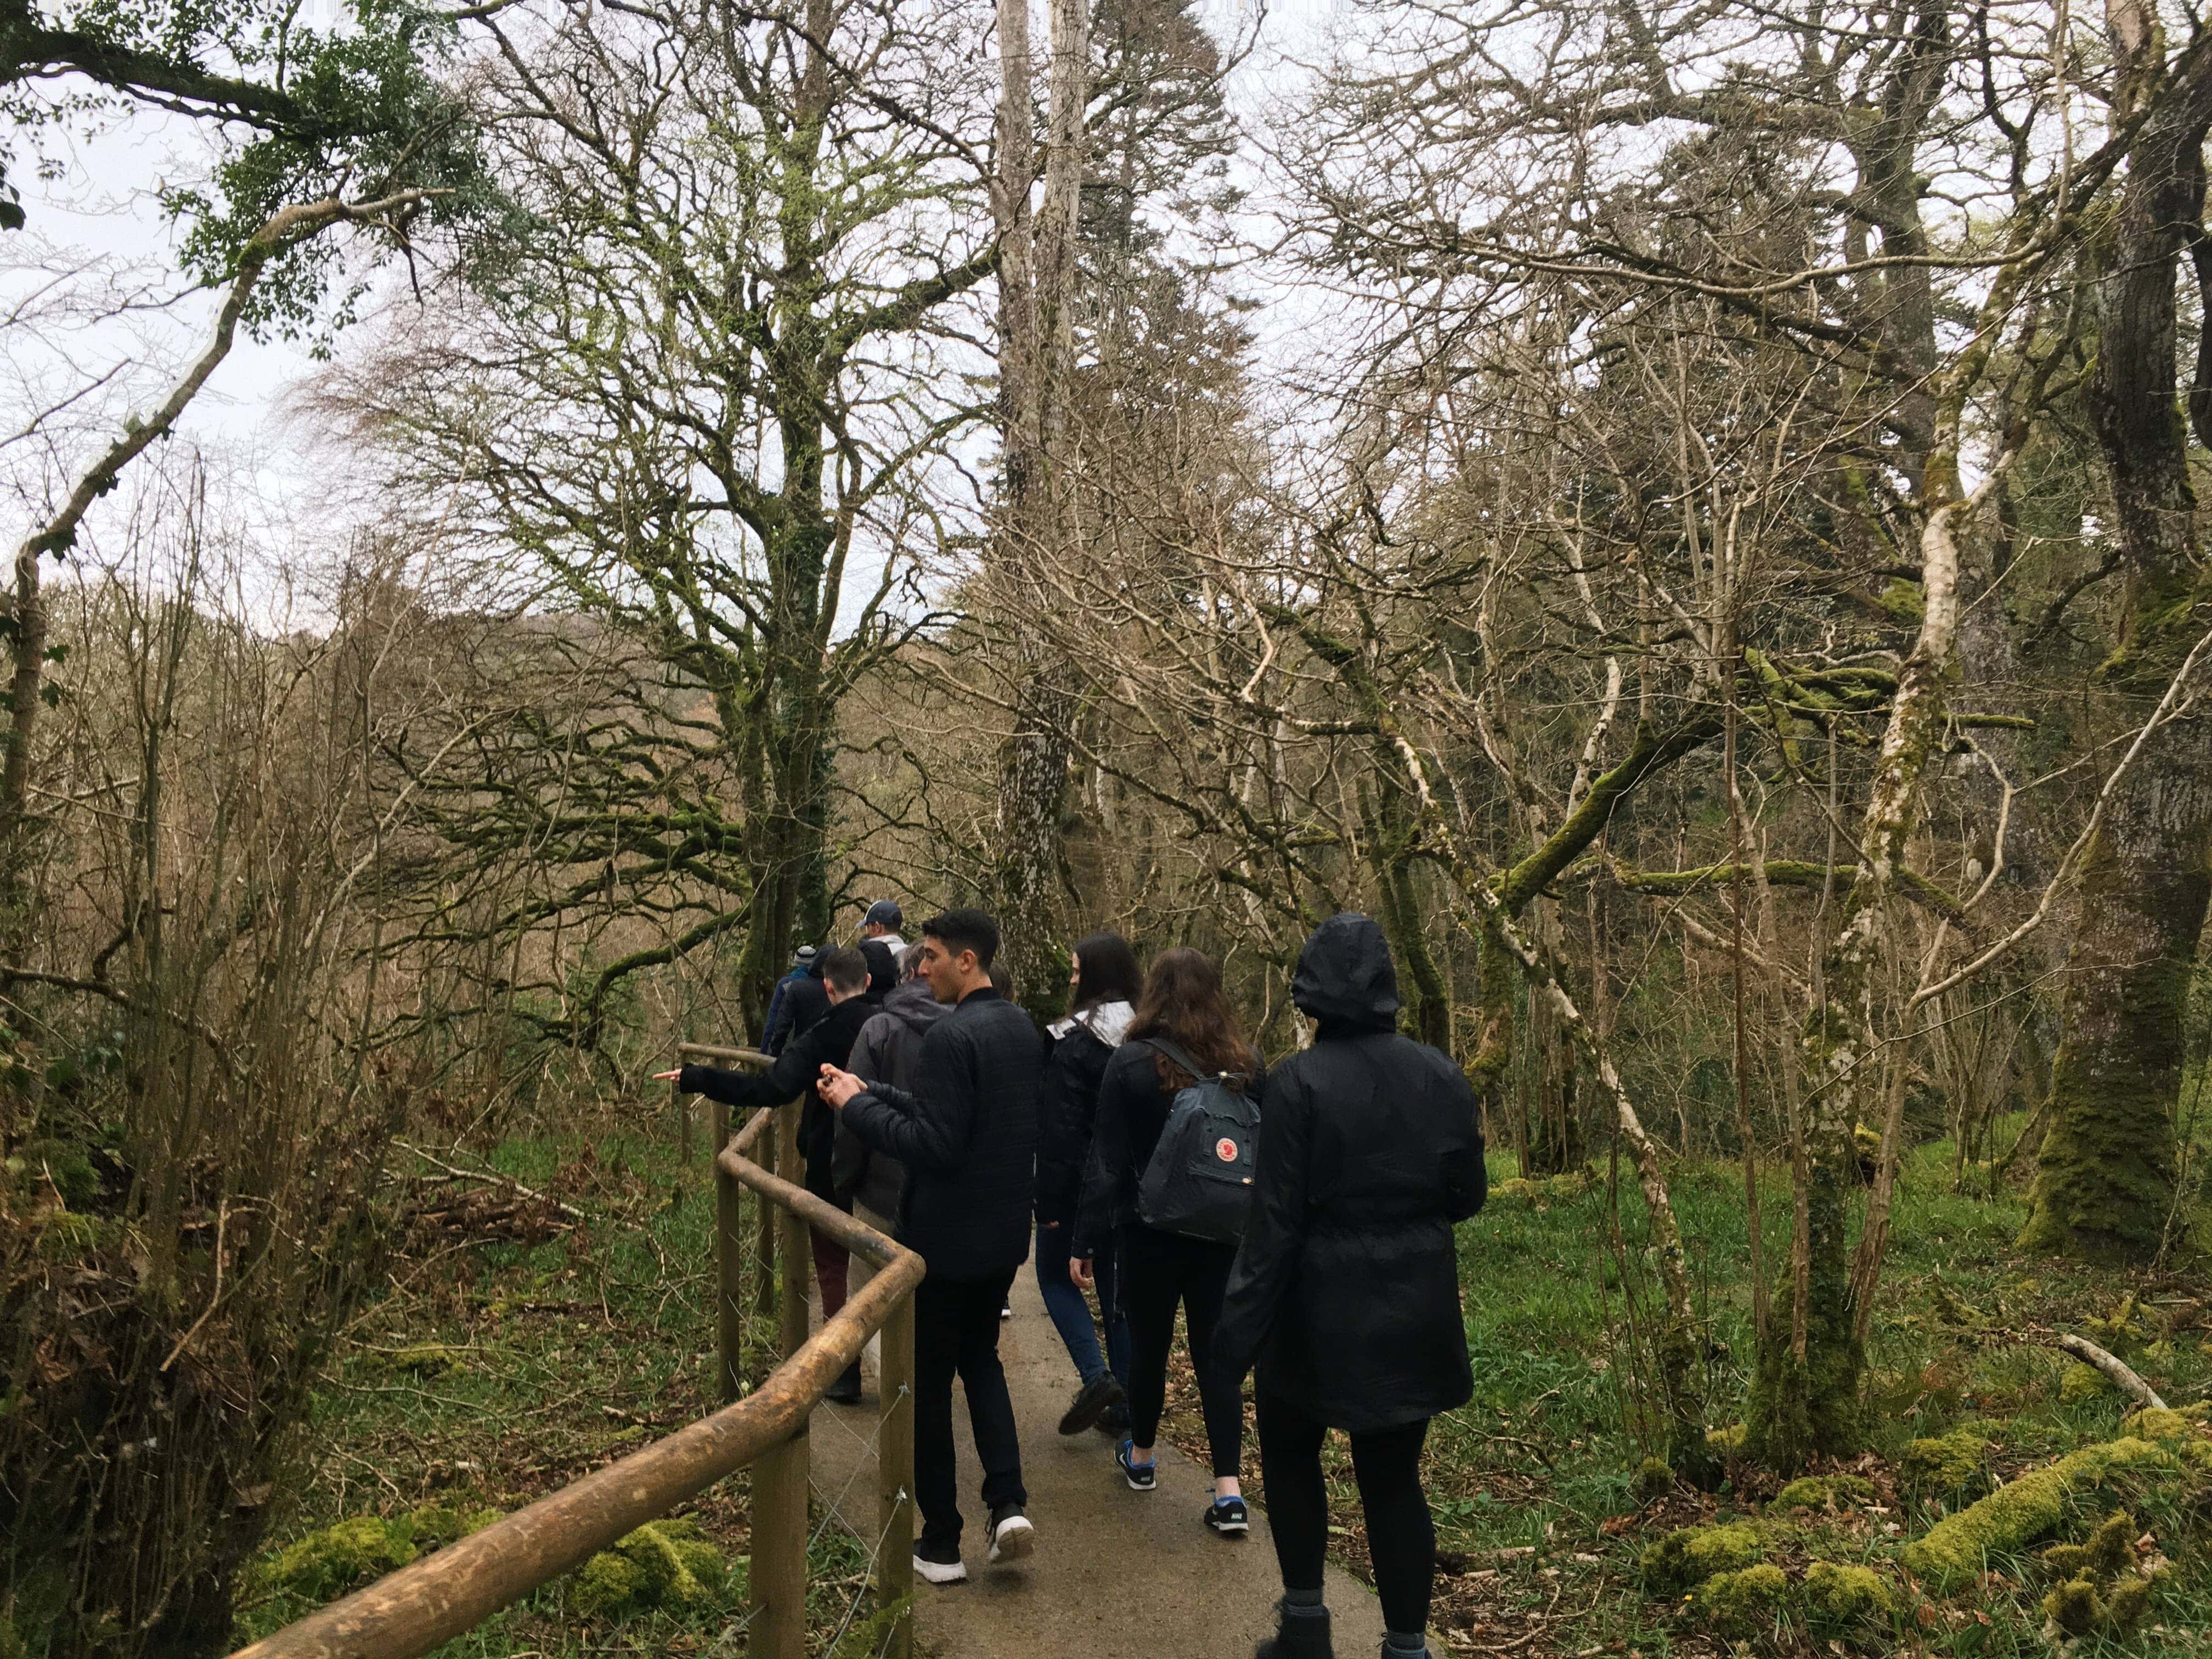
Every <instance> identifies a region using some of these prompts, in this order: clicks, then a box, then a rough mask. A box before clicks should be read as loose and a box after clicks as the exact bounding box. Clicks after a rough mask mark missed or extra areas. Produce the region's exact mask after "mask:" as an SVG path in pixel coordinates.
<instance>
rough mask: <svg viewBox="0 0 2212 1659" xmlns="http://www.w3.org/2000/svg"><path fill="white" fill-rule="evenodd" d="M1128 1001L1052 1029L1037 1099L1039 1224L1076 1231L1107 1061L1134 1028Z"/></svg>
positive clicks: (1071, 1017) (1075, 1016) (1091, 1011)
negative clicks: (1130, 1023) (1127, 1032)
mask: <svg viewBox="0 0 2212 1659" xmlns="http://www.w3.org/2000/svg"><path fill="white" fill-rule="evenodd" d="M1132 1012H1133V1011H1132V1010H1131V1008H1130V1006H1129V1005H1128V1004H1127V1003H1126V1002H1121V1001H1115V1002H1106V1003H1101V1004H1100V1005H1099V1006H1097V1007H1095V1008H1086V1009H1085V1010H1084V1011H1083V1012H1081V1013H1079V1014H1071V1015H1069V1016H1068V1018H1066V1019H1064V1020H1061V1021H1060V1023H1059V1024H1055V1025H1054V1027H1053V1028H1052V1039H1053V1041H1052V1047H1051V1048H1049V1049H1048V1050H1047V1051H1046V1054H1045V1060H1044V1085H1043V1087H1042V1090H1041V1091H1039V1093H1038V1096H1037V1170H1036V1218H1037V1225H1039V1226H1048V1225H1050V1226H1061V1227H1072V1226H1073V1225H1075V1212H1076V1210H1077V1208H1078V1207H1079V1206H1080V1205H1081V1204H1082V1202H1083V1171H1084V1168H1085V1165H1086V1164H1089V1163H1090V1161H1091V1126H1092V1124H1093V1123H1094V1122H1095V1121H1096V1120H1097V1116H1098V1085H1099V1084H1100V1083H1101V1082H1103V1080H1104V1079H1105V1076H1106V1062H1107V1061H1108V1060H1111V1059H1112V1058H1113V1057H1114V1050H1115V1047H1116V1046H1117V1045H1119V1043H1120V1042H1121V1037H1122V1035H1123V1033H1125V1032H1126V1031H1127V1030H1128V1029H1129V1018H1130V1015H1131V1013H1132Z"/></svg>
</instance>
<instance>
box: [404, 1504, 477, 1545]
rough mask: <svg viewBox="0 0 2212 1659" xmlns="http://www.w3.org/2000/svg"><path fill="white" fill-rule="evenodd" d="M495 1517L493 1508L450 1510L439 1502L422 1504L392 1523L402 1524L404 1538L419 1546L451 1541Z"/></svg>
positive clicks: (473, 1530) (469, 1532)
mask: <svg viewBox="0 0 2212 1659" xmlns="http://www.w3.org/2000/svg"><path fill="white" fill-rule="evenodd" d="M498 1519H499V1511H498V1510H481V1509H480V1510H453V1509H448V1508H447V1507H446V1506H445V1505H444V1504H424V1505H423V1506H422V1508H421V1509H419V1510H415V1511H414V1512H413V1513H412V1514H410V1515H408V1516H404V1517H403V1518H402V1519H400V1520H398V1521H395V1522H392V1528H393V1529H394V1530H395V1531H398V1530H400V1529H402V1528H404V1532H405V1536H406V1538H407V1540H408V1541H409V1542H410V1543H412V1544H413V1545H415V1546H416V1547H417V1548H418V1549H419V1548H427V1547H436V1546H438V1545H441V1544H451V1543H453V1542H455V1541H458V1540H460V1539H463V1538H466V1537H467V1536H468V1535H469V1534H471V1533H472V1532H482V1531H483V1529H484V1528H486V1527H488V1526H489V1525H491V1523H492V1522H495V1521H496V1520H498Z"/></svg>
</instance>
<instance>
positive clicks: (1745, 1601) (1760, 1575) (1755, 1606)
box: [1690, 1562, 1790, 1638]
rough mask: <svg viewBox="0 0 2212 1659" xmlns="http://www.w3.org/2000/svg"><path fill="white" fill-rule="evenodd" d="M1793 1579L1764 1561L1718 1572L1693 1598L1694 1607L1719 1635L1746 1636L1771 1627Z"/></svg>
mask: <svg viewBox="0 0 2212 1659" xmlns="http://www.w3.org/2000/svg"><path fill="white" fill-rule="evenodd" d="M1789 1593H1790V1581H1789V1579H1787V1578H1786V1577H1784V1576H1783V1573H1782V1569H1781V1568H1779V1567H1778V1566H1773V1565H1769V1564H1767V1563H1765V1562H1761V1563H1760V1564H1759V1565H1757V1566H1751V1567H1744V1568H1741V1569H1740V1570H1739V1571H1735V1572H1723V1573H1716V1574H1715V1575H1714V1576H1713V1577H1711V1578H1708V1579H1707V1580H1706V1581H1705V1583H1702V1584H1700V1585H1699V1586H1698V1589H1697V1591H1696V1593H1695V1594H1693V1595H1692V1596H1691V1598H1690V1605H1691V1607H1692V1611H1694V1612H1695V1613H1697V1615H1698V1617H1699V1619H1700V1620H1703V1621H1704V1623H1705V1625H1706V1626H1707V1627H1708V1628H1710V1629H1711V1630H1712V1631H1713V1632H1715V1633H1716V1634H1717V1635H1720V1636H1725V1637H1730V1638H1742V1637H1751V1636H1756V1635H1758V1634H1759V1633H1760V1632H1762V1631H1765V1630H1767V1629H1770V1628H1771V1626H1773V1623H1774V1615H1775V1614H1776V1613H1778V1611H1779V1610H1780V1608H1781V1607H1782V1599H1783V1597H1784V1596H1785V1595H1788V1594H1789Z"/></svg>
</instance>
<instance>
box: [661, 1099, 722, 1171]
mask: <svg viewBox="0 0 2212 1659" xmlns="http://www.w3.org/2000/svg"><path fill="white" fill-rule="evenodd" d="M668 1099H669V1103H670V1104H671V1106H672V1107H673V1108H674V1109H675V1112H676V1148H677V1152H676V1156H677V1158H678V1161H679V1162H681V1163H684V1164H689V1163H690V1161H691V1102H690V1098H689V1097H687V1096H686V1095H685V1094H684V1085H682V1084H681V1083H671V1084H670V1085H668ZM714 1150H715V1151H716V1152H720V1151H721V1146H720V1145H719V1144H717V1145H716V1146H715V1148H714Z"/></svg>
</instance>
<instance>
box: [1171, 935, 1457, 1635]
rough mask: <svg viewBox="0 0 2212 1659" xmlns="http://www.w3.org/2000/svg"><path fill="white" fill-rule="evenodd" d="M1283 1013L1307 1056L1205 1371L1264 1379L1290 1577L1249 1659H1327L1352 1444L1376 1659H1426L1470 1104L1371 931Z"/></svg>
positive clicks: (1272, 1147)
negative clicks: (1333, 1434)
mask: <svg viewBox="0 0 2212 1659" xmlns="http://www.w3.org/2000/svg"><path fill="white" fill-rule="evenodd" d="M1291 1001H1292V1002H1294V1003H1296V1004H1297V1006H1299V1007H1300V1008H1302V1009H1304V1011H1305V1012H1306V1013H1307V1014H1309V1015H1310V1016H1311V1017H1312V1018H1313V1019H1314V1020H1315V1021H1316V1030H1315V1034H1314V1043H1313V1046H1312V1047H1311V1048H1308V1049H1307V1050H1305V1051H1304V1053H1303V1054H1295V1055H1293V1056H1291V1058H1290V1059H1289V1060H1285V1061H1284V1062H1283V1063H1282V1064H1281V1065H1280V1066H1277V1067H1276V1068H1275V1072H1274V1074H1273V1076H1272V1077H1271V1078H1270V1079H1268V1085H1267V1134H1266V1135H1265V1137H1264V1138H1263V1139H1262V1140H1261V1146H1260V1158H1259V1166H1258V1170H1257V1172H1256V1175H1255V1180H1254V1184H1253V1200H1252V1210H1251V1215H1250V1218H1249V1222H1248V1224H1247V1225H1246V1228H1245V1232H1244V1241H1243V1244H1242V1245H1241V1246H1240V1247H1239V1248H1238V1249H1237V1261H1236V1265H1235V1267H1234V1268H1233V1270H1232V1271H1231V1275H1230V1280H1229V1290H1228V1295H1227V1297H1226V1299H1225V1306H1224V1309H1223V1311H1222V1316H1221V1323H1220V1326H1219V1328H1218V1329H1217V1330H1216V1332H1215V1334H1214V1346H1215V1351H1216V1363H1217V1364H1218V1365H1220V1366H1221V1367H1223V1368H1225V1369H1226V1370H1231V1371H1233V1372H1234V1373H1235V1374H1236V1376H1237V1377H1238V1378H1239V1379H1240V1380H1241V1379H1242V1378H1243V1375H1244V1373H1245V1371H1246V1370H1255V1369H1256V1375H1255V1377H1254V1379H1253V1395H1254V1400H1255V1404H1256V1406H1257V1407H1258V1415H1259V1429H1260V1469H1261V1474H1262V1475H1263V1476H1264V1477H1265V1478H1266V1480H1267V1522H1268V1526H1269V1528H1270V1529H1271V1530H1272V1531H1273V1534H1274V1540H1275V1555H1276V1559H1277V1562H1278V1564H1279V1565H1280V1567H1281V1569H1282V1574H1283V1601H1282V1604H1281V1607H1280V1608H1279V1629H1278V1632H1277V1633H1276V1635H1275V1636H1274V1637H1273V1638H1271V1639H1270V1640H1268V1641H1266V1642H1263V1643H1261V1644H1260V1649H1259V1654H1258V1659H1333V1655H1334V1649H1333V1648H1332V1647H1331V1645H1330V1641H1329V1624H1328V1608H1327V1607H1325V1606H1323V1605H1322V1559H1323V1557H1324V1556H1325V1554H1326V1553H1327V1551H1328V1495H1327V1492H1326V1489H1325V1488H1324V1486H1323V1485H1322V1471H1321V1448H1322V1439H1323V1437H1325V1436H1326V1435H1327V1434H1328V1431H1329V1430H1330V1429H1333V1428H1334V1429H1342V1430H1344V1431H1346V1432H1347V1433H1348V1434H1349V1435H1350V1437H1351V1439H1352V1469H1353V1472H1354V1473H1355V1474H1357V1476H1358V1481H1359V1501H1360V1506H1361V1508H1362V1509H1363V1510H1364V1511H1365V1513H1366V1516H1367V1544H1368V1553H1369V1555H1370V1557H1371V1559H1373V1562H1374V1566H1375V1587H1376V1591H1377V1592H1378V1593H1379V1594H1380V1595H1381V1597H1382V1601H1383V1624H1384V1626H1385V1627H1386V1628H1387V1631H1388V1632H1389V1633H1388V1636H1387V1638H1386V1639H1385V1645H1384V1647H1383V1653H1384V1655H1385V1656H1386V1659H1414V1656H1417V1655H1421V1654H1425V1653H1426V1652H1427V1651H1428V1646H1427V1637H1426V1632H1427V1628H1428V1622H1429V1598H1430V1594H1431V1589H1432V1587H1433V1583H1434V1580H1435V1573H1436V1531H1435V1528H1434V1525H1433V1523H1432V1522H1431V1519H1430V1516H1429V1504H1428V1498H1427V1497H1426V1495H1425V1493H1424V1492H1422V1490H1421V1444H1422V1442H1423V1441H1424V1440H1425V1438H1426V1437H1427V1435H1428V1429H1429V1419H1431V1418H1432V1417H1436V1416H1437V1415H1438V1414H1440V1413H1444V1412H1448V1411H1450V1410H1453V1409H1454V1408H1455V1407H1459V1406H1462V1405H1464V1404H1466V1403H1467V1400H1468V1395H1470V1394H1471V1393H1472V1392H1473V1391H1474V1377H1473V1375H1472V1372H1471V1370H1470V1369H1469V1367H1468V1354H1467V1328H1466V1325H1465V1322H1464V1320H1463V1318H1462V1315H1461V1312H1460V1303H1459V1256H1458V1252H1457V1249H1456V1247H1455V1242H1454V1236H1453V1231H1452V1229H1453V1224H1455V1222H1459V1221H1462V1220H1464V1219H1466V1218H1468V1216H1471V1215H1473V1214H1474V1212H1476V1211H1477V1210H1479V1209H1480V1208H1481V1207H1482V1201H1483V1198H1484V1196H1485V1194H1486V1191H1487V1186H1488V1183H1487V1179H1486V1176H1485V1174H1484V1170H1483V1162H1482V1128H1481V1121H1480V1115H1479V1114H1478V1111H1477V1109H1476V1106H1475V1100H1474V1091H1473V1090H1472V1089H1471V1088H1469V1087H1468V1081H1467V1078H1466V1075H1465V1073H1462V1072H1461V1070H1460V1069H1459V1067H1458V1066H1456V1065H1455V1064H1454V1063H1453V1061H1452V1060H1451V1059H1450V1058H1449V1056H1447V1055H1445V1054H1440V1053H1438V1052H1437V1050H1436V1049H1434V1048H1429V1047H1427V1046H1426V1045H1425V1044H1423V1043H1419V1042H1414V1041H1413V1039H1412V1038H1410V1037H1405V1036H1399V1035H1398V1030H1397V1013H1398V981H1397V974H1396V970H1395V969H1394V968H1393V966H1392V965H1391V962H1390V950H1389V945H1388V944H1387V943H1386V942H1385V941H1384V939H1383V930H1382V929H1381V928H1380V927H1377V926H1376V924H1375V923H1374V922H1373V921H1371V920H1370V919H1369V918H1368V917H1366V916H1361V915H1335V916H1332V917H1330V918H1329V919H1328V921H1325V922H1323V923H1322V925H1321V927H1319V928H1317V929H1316V931H1315V933H1314V934H1313V936H1312V938H1310V939H1308V940H1307V941H1306V943H1305V948H1304V950H1303V951H1301V952H1300V953H1299V956H1298V966H1297V976H1296V977H1295V978H1294V979H1293V980H1292V981H1291Z"/></svg>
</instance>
